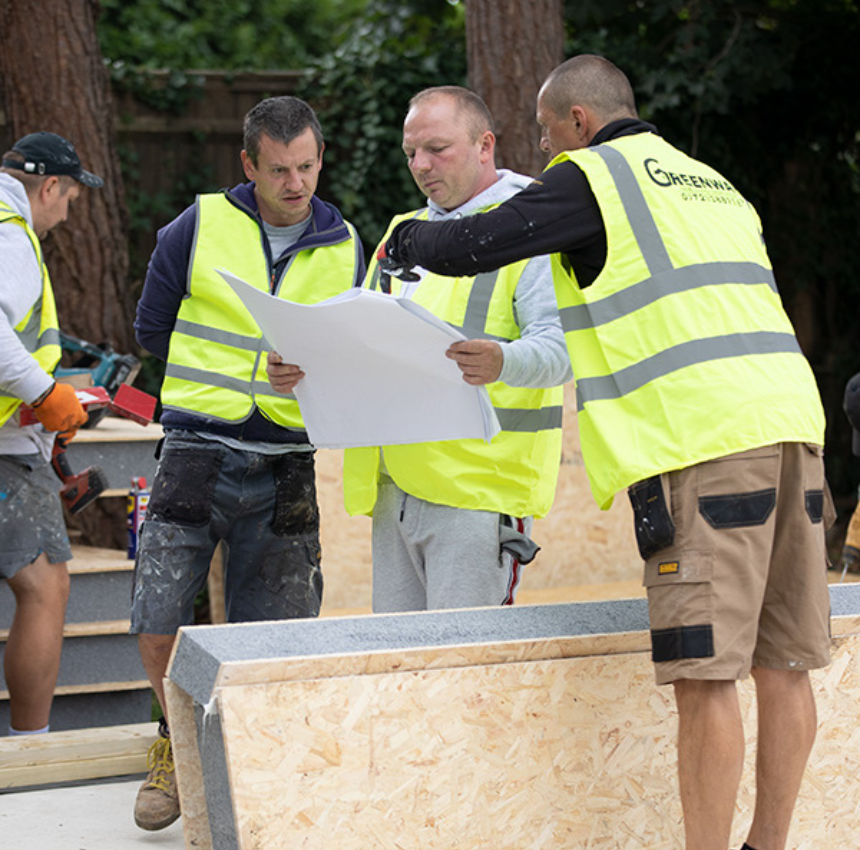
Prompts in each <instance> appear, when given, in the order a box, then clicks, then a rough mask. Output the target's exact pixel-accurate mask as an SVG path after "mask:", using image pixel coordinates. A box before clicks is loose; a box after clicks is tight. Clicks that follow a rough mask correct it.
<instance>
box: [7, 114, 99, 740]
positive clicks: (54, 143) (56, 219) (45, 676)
mask: <svg viewBox="0 0 860 850" xmlns="http://www.w3.org/2000/svg"><path fill="white" fill-rule="evenodd" d="M82 186H90V187H93V188H98V187H100V186H102V179H101V178H100V177H96V175H95V174H91V173H90V172H88V171H84V169H83V168H81V162H80V159H79V158H78V155H77V152H76V151H75V148H74V146H73V145H72V144H71V142H69V141H68V140H66V139H64V138H62V137H61V136H58V135H56V134H55V133H48V132H44V131H40V132H37V133H31V134H29V135H27V136H24V137H23V138H22V139H19V140H18V141H17V142H15V144H14V145H13V146H12V150H10V151H7V152H6V153H5V154H3V163H2V167H0V578H3V579H5V580H6V581H7V582H8V584H9V588H10V589H11V590H12V593H13V595H14V598H15V616H14V620H13V621H12V623H11V627H10V626H9V625H8V624H6V625H5V626H4V627H5V628H9V637H8V638H7V640H6V652H5V661H4V672H5V678H6V686H5V687H6V689H8V691H9V726H10V733H11V734H13V735H16V734H28V735H31V734H35V733H39V732H47V731H48V721H49V716H50V711H51V703H52V701H53V696H54V686H55V684H56V682H57V674H58V672H59V668H60V654H61V651H62V642H63V623H64V620H65V614H66V602H67V601H68V596H69V573H68V570H67V568H66V562H67V561H68V560H69V559H70V558H71V556H72V553H71V549H70V548H69V538H68V535H67V533H66V526H65V522H64V520H63V511H62V506H61V503H60V498H59V495H58V491H59V489H60V486H61V484H60V481H59V479H58V478H57V476H56V475H55V474H54V471H53V469H52V468H51V463H50V461H51V451H52V448H53V444H54V440H55V438H56V436H57V432H65V433H64V437H65V438H66V439H69V438H70V437H71V436H72V434H73V433H74V431H75V430H76V429H77V428H79V427H80V426H81V425H83V424H84V423H85V422H86V420H87V416H86V413H84V410H83V408H82V407H81V405H80V403H79V402H78V400H77V398H76V396H75V392H74V390H73V389H72V388H71V387H70V386H67V385H65V384H57V383H55V382H54V378H53V371H54V368H55V367H56V365H57V363H58V362H59V360H60V339H59V328H58V325H57V310H56V307H55V305H54V294H53V290H52V289H51V280H50V277H49V275H48V270H47V268H46V267H45V263H44V259H43V257H42V248H41V244H40V240H41V239H42V238H43V237H44V236H45V235H47V233H48V231H50V230H51V229H52V228H54V227H56V226H57V225H58V224H61V223H62V222H64V221H65V220H66V218H67V217H68V213H69V205H70V204H71V203H72V201H74V200H75V199H76V198H77V197H78V196H79V195H80V193H81V191H82V189H81V187H82ZM22 403H25V404H28V405H31V406H32V407H33V409H34V412H35V415H36V417H37V419H38V420H39V424H36V425H23V426H22V425H21V424H20V415H19V408H20V406H21V404H22Z"/></svg>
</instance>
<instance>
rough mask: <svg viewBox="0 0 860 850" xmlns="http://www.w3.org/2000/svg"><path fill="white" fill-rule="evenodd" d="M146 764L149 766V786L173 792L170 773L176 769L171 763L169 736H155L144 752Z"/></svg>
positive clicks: (171, 752)
mask: <svg viewBox="0 0 860 850" xmlns="http://www.w3.org/2000/svg"><path fill="white" fill-rule="evenodd" d="M146 766H147V767H148V768H149V782H148V786H147V787H149V788H158V789H159V790H160V791H164V792H165V793H166V794H171V793H172V792H173V783H172V782H171V778H170V774H171V773H173V772H174V771H175V770H176V765H175V764H174V763H173V750H172V748H171V746H170V738H161V737H159V738H157V739H156V740H155V741H154V742H153V744H152V746H151V747H150V748H149V752H148V753H147V754H146Z"/></svg>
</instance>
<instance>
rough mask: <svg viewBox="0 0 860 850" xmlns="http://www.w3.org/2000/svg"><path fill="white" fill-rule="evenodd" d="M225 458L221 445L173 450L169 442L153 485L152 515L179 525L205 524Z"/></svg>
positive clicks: (150, 510)
mask: <svg viewBox="0 0 860 850" xmlns="http://www.w3.org/2000/svg"><path fill="white" fill-rule="evenodd" d="M223 462H224V451H223V450H222V449H219V448H208V449H195V448H183V449H181V450H171V448H170V445H169V444H168V445H167V447H166V448H165V450H164V451H163V452H162V455H161V459H160V461H159V464H158V472H157V474H156V476H155V482H154V483H153V486H152V494H151V496H150V498H149V505H148V506H147V513H148V514H149V516H151V517H152V519H157V520H161V521H162V522H168V523H176V524H178V525H190V526H197V527H199V526H202V525H205V524H206V523H207V522H208V521H209V518H210V516H211V514H212V497H213V496H214V494H215V482H216V481H217V480H218V473H219V472H220V471H221V464H222V463H223Z"/></svg>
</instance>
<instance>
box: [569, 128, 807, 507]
mask: <svg viewBox="0 0 860 850" xmlns="http://www.w3.org/2000/svg"><path fill="white" fill-rule="evenodd" d="M564 159H569V160H571V161H573V162H574V163H575V164H576V165H577V166H579V167H580V168H581V169H582V171H583V172H584V174H585V176H586V177H587V179H588V181H589V183H590V185H591V187H592V190H593V191H594V195H595V197H596V198H597V200H598V204H599V205H600V209H601V213H602V215H603V219H604V222H605V224H606V228H607V244H608V250H607V262H606V266H605V268H604V269H603V270H602V272H601V274H600V275H599V276H598V278H597V280H595V281H594V282H593V283H592V284H591V286H589V287H586V288H585V289H580V288H579V286H578V284H577V282H576V280H575V278H574V275H573V273H572V271H571V269H570V268H569V265H568V263H567V261H566V258H564V257H561V256H559V255H556V256H555V257H554V258H553V268H554V279H555V285H556V294H557V298H558V302H559V307H560V309H559V313H560V315H561V321H562V327H563V328H564V330H565V337H566V340H567V344H568V351H569V353H570V357H571V363H572V365H573V371H574V375H575V376H576V388H577V408H578V410H579V426H580V435H581V445H582V453H583V459H584V461H585V464H586V469H587V471H588V474H589V479H590V481H591V486H592V492H593V493H594V496H595V499H596V500H597V503H598V504H599V505H600V506H601V507H604V508H605V507H608V506H609V505H610V504H611V502H612V497H613V495H614V493H616V492H618V490H621V489H623V488H625V487H627V486H629V485H630V484H633V483H635V482H636V481H639V480H642V479H644V478H648V477H650V476H652V475H656V474H658V473H660V472H666V471H669V470H671V469H679V468H684V467H686V466H690V465H693V464H695V463H700V462H702V461H704V460H709V459H712V458H715V457H721V456H723V455H727V454H732V453H735V452H739V451H744V450H746V449H750V448H755V447H757V446H762V445H767V444H770V443H776V442H783V441H801V442H813V443H820V442H822V440H823V426H824V419H823V412H822V410H821V404H820V400H819V398H818V392H817V389H816V386H815V380H814V377H813V375H812V371H811V369H810V368H809V364H808V363H807V362H806V359H805V358H804V357H803V355H802V353H801V351H800V348H799V346H798V343H797V339H796V337H795V335H794V330H793V328H792V327H791V323H790V321H789V320H788V317H787V316H786V315H785V312H784V310H783V308H782V305H781V302H780V299H779V295H778V292H777V287H776V282H775V280H774V276H773V273H772V271H771V267H770V261H769V260H768V257H767V253H766V251H765V249H764V245H763V242H762V239H761V232H760V224H759V221H758V217H757V216H756V215H755V212H754V210H753V209H752V207H750V206H749V204H748V203H747V202H746V201H745V200H744V199H743V198H742V197H741V196H740V195H739V194H738V193H737V192H736V190H735V189H734V187H732V186H731V184H729V183H728V182H727V181H726V180H725V179H724V178H722V177H721V176H720V175H719V174H718V173H717V172H715V171H713V170H712V169H710V168H708V167H707V166H705V165H703V164H702V163H699V162H697V161H695V160H692V159H690V158H689V157H687V156H686V155H684V154H682V153H681V152H680V151H678V150H676V149H675V148H673V147H671V146H670V145H668V144H667V143H666V142H664V141H663V140H661V139H658V138H656V137H654V136H651V135H650V134H639V135H636V136H629V137H625V138H622V139H618V140H616V141H613V142H609V143H606V144H602V145H597V146H596V147H594V148H588V149H584V150H581V151H575V152H568V153H564V154H561V156H560V157H558V158H556V160H554V162H559V161H561V160H564Z"/></svg>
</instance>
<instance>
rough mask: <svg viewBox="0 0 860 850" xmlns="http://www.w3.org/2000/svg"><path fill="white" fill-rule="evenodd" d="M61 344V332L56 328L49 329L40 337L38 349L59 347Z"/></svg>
mask: <svg viewBox="0 0 860 850" xmlns="http://www.w3.org/2000/svg"><path fill="white" fill-rule="evenodd" d="M59 344H60V332H59V331H58V330H57V329H56V328H47V329H46V330H45V331H44V333H42V334H41V336H40V337H39V342H38V347H39V348H42V346H44V345H59Z"/></svg>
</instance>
